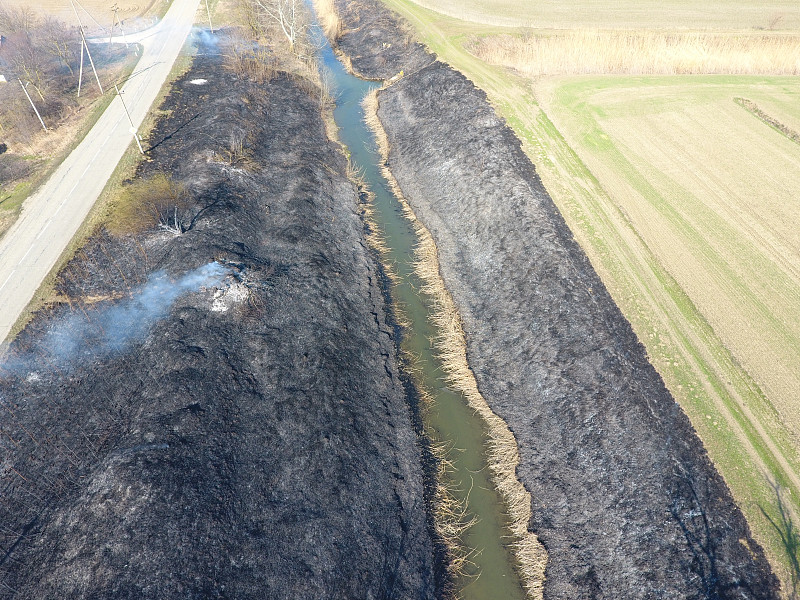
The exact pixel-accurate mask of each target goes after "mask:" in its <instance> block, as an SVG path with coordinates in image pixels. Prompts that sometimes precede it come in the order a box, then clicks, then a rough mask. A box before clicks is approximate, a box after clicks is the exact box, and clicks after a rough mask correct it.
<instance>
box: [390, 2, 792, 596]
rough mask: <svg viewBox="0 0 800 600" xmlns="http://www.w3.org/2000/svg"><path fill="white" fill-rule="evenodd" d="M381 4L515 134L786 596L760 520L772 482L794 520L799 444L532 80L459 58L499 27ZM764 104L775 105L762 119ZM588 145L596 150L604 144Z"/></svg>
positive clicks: (773, 538) (779, 556)
mask: <svg viewBox="0 0 800 600" xmlns="http://www.w3.org/2000/svg"><path fill="white" fill-rule="evenodd" d="M384 2H385V4H387V5H388V6H389V7H391V8H393V9H394V10H395V11H397V12H398V13H399V14H400V15H401V16H403V17H404V18H406V19H407V20H408V21H409V22H410V23H411V25H412V26H413V27H414V28H415V29H416V30H417V31H418V32H419V36H420V38H421V39H422V41H423V42H424V43H426V44H427V45H428V46H429V47H430V49H431V50H432V51H434V52H436V53H437V55H438V56H439V58H440V59H441V60H443V61H445V62H447V63H449V64H451V65H452V66H453V67H454V68H456V69H458V70H459V71H461V72H462V73H464V74H465V75H466V76H467V77H468V78H469V79H471V80H472V81H473V82H474V83H475V84H476V85H477V86H478V87H480V88H481V89H483V90H484V91H485V92H486V93H487V95H488V97H489V99H490V101H491V102H492V104H493V106H494V107H495V110H496V111H497V112H498V114H500V115H501V116H502V117H503V118H505V120H506V122H507V123H508V124H509V126H510V127H511V128H512V129H513V130H514V131H515V133H516V134H517V136H518V137H519V139H520V140H521V142H522V145H523V149H524V150H525V152H526V153H527V154H528V155H529V156H530V157H531V160H532V162H533V163H534V164H535V165H536V167H537V172H538V173H539V175H540V176H541V178H542V180H543V182H544V184H545V186H546V188H547V190H548V191H549V193H550V195H551V196H552V198H553V200H554V202H555V203H556V205H557V207H558V208H559V210H560V212H561V214H562V215H563V216H564V218H565V219H566V221H567V223H568V224H569V226H570V228H571V230H572V232H573V234H574V235H575V237H576V239H577V240H578V242H579V243H580V245H581V246H582V247H583V248H584V250H585V251H586V252H587V255H588V256H589V258H590V260H591V262H592V264H593V266H594V268H595V269H596V270H597V272H598V274H599V275H600V276H601V278H602V279H603V281H604V283H605V285H606V287H607V288H608V289H609V291H610V293H611V295H612V297H613V298H614V300H615V302H616V303H617V305H618V306H619V307H620V309H621V310H622V312H623V314H625V316H626V318H628V320H629V321H630V322H631V324H632V326H633V328H634V331H635V332H636V334H637V336H638V337H639V339H640V341H642V343H643V344H644V345H645V347H646V348H647V352H648V355H649V357H650V359H651V361H652V362H653V364H654V366H655V367H656V368H657V370H658V371H659V373H660V374H661V375H662V377H663V378H664V380H665V382H666V384H667V386H668V388H669V389H670V391H671V392H672V394H673V396H674V397H675V399H676V400H677V401H678V402H679V403H680V404H681V406H682V407H683V409H684V410H685V411H686V413H687V415H688V416H689V418H690V419H691V421H692V424H693V425H694V427H695V429H696V430H697V432H698V435H699V436H700V438H701V439H702V440H703V442H704V444H705V446H706V448H707V450H708V452H709V455H710V457H711V459H712V461H713V462H714V463H715V465H716V466H717V468H718V469H719V471H720V473H721V474H722V476H723V477H724V478H725V480H726V482H727V483H728V485H729V487H730V488H731V492H732V493H733V496H734V498H735V499H736V501H737V503H738V504H739V506H740V507H741V508H742V511H743V512H744V514H745V517H746V518H747V520H748V522H749V524H750V527H751V529H752V530H753V534H754V537H755V538H756V539H757V540H758V541H759V543H760V544H761V545H762V546H763V547H764V549H765V552H766V553H767V555H768V557H769V559H770V562H771V563H772V565H773V568H774V569H775V571H776V573H777V574H778V576H779V577H780V578H781V580H782V582H783V585H784V588H785V589H790V582H791V564H792V561H791V560H790V559H789V557H788V555H787V551H786V548H785V545H784V544H783V541H782V538H781V536H780V535H779V534H778V533H777V531H776V529H775V528H774V527H773V526H772V524H771V523H770V521H769V519H767V518H766V517H765V513H766V514H768V515H770V517H771V518H773V519H777V518H779V512H780V511H779V509H778V503H777V499H776V495H775V492H774V489H773V488H772V487H771V485H770V483H769V482H768V481H767V478H769V479H771V480H772V481H774V482H776V483H777V485H779V486H780V488H781V489H783V491H784V504H783V506H784V508H785V510H786V512H787V514H790V515H792V518H793V519H794V522H795V523H797V522H798V519H797V515H800V486H798V485H797V481H798V475H797V474H798V472H800V468H799V465H800V461H798V456H797V451H796V448H797V437H796V436H795V435H794V434H793V433H792V432H791V431H790V430H789V429H787V427H786V425H785V424H784V423H783V422H782V420H781V415H779V414H777V412H776V410H775V407H774V406H773V404H772V403H771V401H770V399H768V398H767V396H766V395H765V394H764V392H763V390H762V389H761V388H760V387H759V385H758V384H757V383H756V382H755V381H754V380H753V378H752V377H751V376H750V375H749V374H748V372H747V371H746V370H745V369H743V368H742V365H741V364H740V363H739V361H738V360H737V358H736V357H735V356H733V355H732V354H731V352H730V351H729V349H728V348H727V347H726V345H725V344H724V343H723V341H722V340H721V339H720V337H719V335H717V333H716V332H715V330H714V328H713V327H712V326H711V325H710V324H709V322H708V321H707V319H706V317H705V316H704V315H703V313H702V312H701V311H700V310H699V309H698V307H697V305H696V304H695V302H694V300H693V299H692V298H691V297H690V296H689V295H687V293H686V291H685V290H684V289H683V287H682V285H681V284H682V283H683V282H679V281H677V280H676V279H675V278H674V277H673V276H672V275H671V274H670V272H669V270H668V269H667V268H666V267H665V265H664V264H663V263H662V261H661V260H660V259H659V257H658V256H657V255H656V254H655V253H654V251H653V249H651V247H650V246H649V245H648V243H647V241H646V240H645V239H644V238H643V237H642V235H641V234H640V232H639V231H637V229H636V228H635V226H634V224H633V223H632V222H631V219H630V215H629V214H627V213H626V211H625V210H624V209H623V208H622V207H620V206H619V202H618V201H617V199H616V198H615V197H614V196H613V195H612V194H611V193H610V192H609V190H607V189H606V187H605V186H604V185H603V183H601V181H600V180H598V178H597V177H596V173H595V172H594V170H593V169H591V168H590V167H589V166H587V164H586V163H585V162H584V160H583V159H582V156H579V154H578V153H576V151H575V150H574V149H573V147H572V146H571V144H570V142H569V141H568V140H567V139H565V138H564V136H562V133H561V132H560V130H559V129H558V128H557V127H556V125H554V123H553V121H551V119H550V118H549V116H548V115H547V114H545V112H544V111H543V110H542V109H541V107H540V106H539V104H538V103H537V101H536V98H535V97H534V95H533V93H532V91H531V89H532V87H531V81H530V80H529V79H527V78H525V77H522V76H520V75H518V74H514V73H512V72H509V71H506V70H503V69H498V68H497V67H495V66H491V65H488V64H486V63H485V62H484V61H482V60H480V59H479V58H477V57H476V56H474V55H473V54H471V53H470V52H468V51H467V50H466V48H465V45H466V44H468V43H469V42H470V40H472V39H474V38H475V36H485V35H488V34H491V33H502V30H499V29H498V28H494V29H493V28H491V27H486V26H483V25H480V24H476V23H468V22H464V21H459V20H457V19H453V18H451V17H448V16H445V15H442V14H440V13H437V12H433V11H430V10H427V9H424V8H421V7H420V6H418V5H417V4H415V3H413V2H410V1H409V0H384ZM742 95H744V94H742ZM729 102H730V100H729ZM731 104H732V103H731ZM772 108H773V104H771V105H770V112H772ZM581 114H584V113H582V112H581ZM589 137H591V136H589ZM595 140H596V141H597V142H599V146H598V148H599V149H598V152H600V151H601V150H602V146H603V139H602V138H601V137H596V138H595ZM762 511H763V512H762Z"/></svg>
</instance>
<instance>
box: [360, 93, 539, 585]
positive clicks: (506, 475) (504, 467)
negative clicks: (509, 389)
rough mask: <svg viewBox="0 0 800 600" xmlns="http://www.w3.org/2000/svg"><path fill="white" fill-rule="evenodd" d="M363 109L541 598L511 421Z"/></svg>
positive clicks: (444, 353)
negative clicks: (474, 355) (477, 363)
mask: <svg viewBox="0 0 800 600" xmlns="http://www.w3.org/2000/svg"><path fill="white" fill-rule="evenodd" d="M363 105H364V112H365V115H366V120H367V124H368V125H369V127H370V128H371V129H372V131H373V132H374V134H375V138H376V141H377V143H378V149H379V151H380V153H381V156H382V157H383V161H384V165H383V167H382V169H383V175H384V177H385V178H386V180H387V181H388V182H389V186H390V188H391V189H392V191H393V193H394V194H395V196H396V197H397V199H398V201H399V202H400V204H401V205H402V207H403V210H404V213H405V215H406V217H407V218H408V219H409V220H410V221H411V222H412V224H413V227H414V229H415V231H416V233H417V237H418V239H419V243H418V245H417V248H416V250H415V253H416V264H415V270H416V272H417V274H418V275H419V277H420V278H421V279H422V280H423V282H424V288H423V291H424V292H425V293H426V294H427V295H429V296H430V297H431V298H432V300H433V306H434V315H433V321H434V323H435V324H436V327H437V332H438V333H437V337H436V339H435V340H434V343H435V345H436V349H437V352H438V353H439V357H440V359H441V360H442V363H443V367H444V370H445V372H446V374H447V379H448V383H449V385H451V386H452V387H453V388H455V389H456V390H458V391H459V392H460V393H461V394H463V396H464V397H465V398H466V400H467V402H468V404H469V406H470V408H472V409H473V410H474V411H475V412H476V413H477V414H478V415H479V416H480V417H481V418H482V419H483V421H484V424H485V428H486V432H487V436H488V443H487V446H488V448H487V462H488V465H489V469H490V472H491V475H492V481H493V482H494V484H495V485H496V486H497V489H498V490H499V492H500V494H501V496H502V498H503V500H504V502H505V505H506V509H507V511H508V517H509V523H510V529H511V534H512V538H513V540H514V541H513V543H512V547H513V551H514V556H515V559H516V561H517V567H518V570H519V574H520V579H521V580H522V583H523V585H524V586H525V589H526V592H527V595H528V597H529V598H535V599H537V600H538V599H541V598H542V597H543V584H544V579H545V567H546V565H547V551H546V550H545V548H544V546H543V545H542V544H541V542H539V539H538V538H537V537H536V535H535V534H534V533H532V532H530V531H528V523H529V521H530V518H531V496H530V494H529V493H528V491H527V490H526V489H525V487H524V486H523V485H522V483H521V482H520V481H519V480H518V479H517V476H516V468H517V465H519V461H520V457H519V449H518V448H517V442H516V439H515V438H514V435H513V434H512V433H511V431H510V430H509V428H508V426H507V425H506V423H505V422H504V421H503V420H502V419H501V418H500V417H498V416H497V415H496V414H495V413H494V412H493V411H492V409H491V407H490V406H489V405H488V403H487V402H486V400H485V399H484V398H483V396H482V395H481V393H480V391H479V390H478V385H477V382H476V381H475V376H474V374H473V372H472V370H471V369H470V367H469V364H468V362H467V355H466V340H465V337H464V331H463V329H462V326H461V318H460V316H459V315H458V311H457V310H456V308H455V304H454V302H453V299H452V298H451V296H450V294H449V292H448V291H447V289H446V288H445V286H444V282H443V281H442V279H441V276H440V275H439V259H438V252H437V250H436V244H435V242H434V240H433V237H432V236H431V234H430V232H429V231H428V230H427V228H426V227H425V226H424V225H423V224H422V223H421V222H420V221H419V220H418V219H417V218H416V215H415V214H414V212H413V210H412V209H411V206H410V205H409V204H408V202H407V201H406V199H405V197H404V196H403V193H402V190H401V189H400V186H399V184H398V183H397V180H396V179H395V178H394V176H393V174H392V172H391V171H390V170H389V168H388V167H387V166H386V162H387V160H388V156H389V140H388V137H387V135H386V132H385V130H384V129H383V125H382V124H381V122H380V120H379V119H378V114H377V112H378V90H373V91H372V93H370V94H368V95H367V97H366V98H365V99H364V102H363ZM445 516H446V514H445Z"/></svg>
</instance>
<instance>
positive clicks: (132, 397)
mask: <svg viewBox="0 0 800 600" xmlns="http://www.w3.org/2000/svg"><path fill="white" fill-rule="evenodd" d="M214 60H215V59H212V58H210V57H205V58H198V59H197V60H196V62H195V65H194V67H193V68H192V70H191V71H190V72H189V73H188V74H187V75H186V76H185V77H183V78H182V79H181V80H180V81H179V82H178V83H177V84H176V85H175V87H174V89H173V92H172V93H171V94H170V96H169V98H168V99H167V101H166V106H165V108H166V109H167V110H169V111H171V115H170V116H169V117H168V118H166V119H163V120H162V121H161V122H160V124H159V125H158V127H157V131H156V132H155V133H154V134H153V136H152V138H151V143H152V144H153V145H154V148H153V150H152V151H151V152H150V162H148V163H146V164H145V165H144V166H143V167H142V169H141V172H140V173H139V176H140V177H145V176H147V175H148V174H152V173H155V172H167V173H171V174H172V176H173V178H174V179H175V180H177V181H179V182H182V183H183V184H184V185H186V186H187V187H188V190H189V192H190V194H189V195H190V197H191V199H192V202H191V203H190V204H189V205H188V206H187V205H182V206H183V208H182V209H181V211H180V212H179V213H175V214H172V213H170V215H171V216H173V217H174V216H175V215H177V217H178V222H179V223H181V224H182V225H183V227H184V228H186V229H187V231H185V233H183V234H182V235H173V233H170V232H167V231H163V232H158V231H153V230H151V231H150V232H149V233H145V234H143V235H139V236H136V237H124V238H121V239H115V238H110V237H109V236H108V235H105V234H99V235H97V236H95V237H94V238H92V239H91V240H90V241H89V243H88V244H87V246H86V248H85V249H84V251H83V252H82V253H81V255H80V256H79V257H78V258H76V259H75V260H74V261H73V262H72V263H71V264H70V265H69V266H68V267H67V269H65V271H64V272H63V273H62V275H61V277H60V280H59V284H58V288H59V292H60V294H61V299H62V300H63V304H61V305H60V307H57V308H55V309H53V310H51V311H49V312H47V314H44V315H41V316H40V317H39V318H38V319H37V320H36V321H35V322H34V323H33V324H32V325H31V326H29V327H28V328H27V329H26V331H25V332H23V334H21V336H20V337H19V338H18V339H17V341H16V342H15V343H14V345H13V347H12V354H11V356H10V357H9V358H8V359H7V361H6V363H5V365H4V369H3V371H2V373H0V375H2V378H1V379H0V403H1V404H2V406H0V414H2V418H0V422H1V423H2V434H3V435H2V439H1V440H0V448H2V455H0V456H1V457H2V460H1V461H0V469H1V471H0V474H1V475H2V479H0V486H2V487H0V523H2V530H1V531H0V549H1V550H2V552H1V553H0V597H14V598H78V597H87V598H151V597H152V598H200V597H202V598H246V597H258V598H322V597H324V598H356V597H372V598H429V597H432V589H433V578H432V564H431V563H432V558H431V557H432V548H431V543H430V540H429V536H428V532H427V528H426V522H425V511H424V506H423V500H422V479H421V469H420V465H419V453H418V451H417V448H416V445H415V436H414V433H413V430H412V427H411V424H410V422H409V417H408V409H407V406H406V404H405V399H404V394H403V391H402V386H401V385H400V384H399V382H398V376H397V371H396V367H395V362H394V358H393V357H394V346H393V342H392V340H391V339H390V330H389V329H388V328H387V326H386V324H385V322H384V307H383V303H382V296H381V292H380V288H379V286H378V285H377V277H376V273H375V268H374V265H373V264H372V263H371V260H370V258H369V256H368V253H367V251H366V250H365V248H364V243H363V240H362V237H363V235H362V234H363V230H362V225H361V223H360V220H359V218H358V216H357V214H356V198H355V194H354V191H353V188H352V186H351V185H350V184H349V182H348V181H347V179H346V178H345V176H344V170H345V162H344V160H343V157H342V156H341V154H340V153H339V152H338V151H337V150H336V149H335V147H334V146H333V145H332V144H331V143H330V142H329V141H328V140H327V138H326V136H325V133H324V128H323V126H322V122H321V119H320V117H319V108H318V106H319V104H318V100H316V99H315V98H313V97H311V96H310V95H309V92H308V90H309V86H308V85H307V84H302V85H301V84H299V83H297V82H295V81H293V80H292V79H290V78H289V77H287V76H285V75H283V74H278V75H277V76H276V77H275V78H273V79H272V80H271V81H269V82H268V83H265V84H263V85H256V84H254V83H251V82H248V81H246V80H243V79H240V78H238V77H237V76H234V75H233V74H231V73H229V72H226V71H224V70H223V69H221V67H220V65H218V64H216V63H215V62H213V61H214ZM197 78H203V79H207V80H208V83H207V84H206V85H204V86H196V85H192V84H190V83H189V82H190V81H191V80H193V79H197ZM231 140H233V143H232V141H231ZM237 140H238V141H242V140H243V144H242V145H241V147H240V146H239V144H238V142H237ZM231 148H233V150H234V152H233V154H231V152H230V150H231ZM171 222H172V223H173V224H174V222H175V221H174V220H173V221H171ZM176 286H177V288H178V291H179V292H181V293H180V294H176V293H174V290H175V287H176ZM115 298H116V299H117V300H113V299H115ZM109 315H111V316H109ZM65 323H66V325H65ZM133 323H136V324H137V325H135V326H133V325H131V324H133ZM131 328H133V329H132V330H133V331H134V333H136V334H137V335H138V334H141V336H140V337H137V335H132V336H129V338H127V339H126V338H125V336H124V334H125V331H130V330H131ZM76 337H77V338H78V339H77V343H75V345H74V346H73V347H72V349H71V351H69V352H66V353H64V352H58V351H56V350H55V349H53V348H52V347H51V345H52V342H54V341H57V342H58V347H60V348H68V347H69V346H68V344H69V343H72V342H73V341H75V340H74V338H76Z"/></svg>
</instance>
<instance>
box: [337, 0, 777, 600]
mask: <svg viewBox="0 0 800 600" xmlns="http://www.w3.org/2000/svg"><path fill="white" fill-rule="evenodd" d="M338 5H339V8H340V12H341V15H342V17H343V19H344V21H345V32H346V33H345V36H344V38H343V39H342V40H341V42H340V47H341V48H342V49H343V51H344V52H345V53H347V52H349V50H350V49H351V48H358V53H360V54H361V55H370V54H373V56H370V57H369V58H366V59H362V58H361V57H360V56H358V55H354V56H353V57H352V58H353V65H354V68H355V70H356V71H358V72H360V73H362V74H364V75H366V76H381V75H383V74H385V72H386V70H387V69H385V68H383V67H384V65H386V64H391V67H392V68H391V71H392V72H393V73H396V72H398V71H399V70H401V69H403V70H404V71H405V73H406V76H405V77H404V78H403V79H401V80H400V81H399V82H397V83H396V84H394V85H393V86H391V87H390V88H389V89H387V90H386V91H384V92H383V93H381V95H380V103H381V106H380V110H379V113H378V114H379V117H380V118H381V120H382V122H383V124H384V128H385V129H386V131H387V134H388V136H389V141H390V144H391V153H390V163H389V167H390V168H391V170H392V172H393V174H394V176H395V177H396V179H397V180H398V182H399V184H400V187H401V188H402V190H403V193H404V195H405V197H406V199H407V200H408V201H409V202H410V203H411V205H412V206H413V208H414V210H415V212H416V214H417V216H418V217H419V218H420V219H421V220H422V222H423V223H424V224H425V225H426V226H427V228H428V229H429V230H430V231H431V233H432V234H433V237H434V239H435V240H436V242H437V245H438V248H439V254H440V256H439V258H440V263H441V274H442V277H443V279H444V281H445V284H446V285H447V287H448V288H449V290H450V292H451V293H452V295H453V298H454V300H455V302H456V304H457V306H458V307H459V310H460V312H461V316H462V318H463V321H464V327H465V331H466V334H467V344H468V358H469V360H470V364H471V366H472V368H473V370H474V371H475V375H476V378H477V381H478V385H479V387H480V389H481V391H482V393H483V394H484V397H485V398H486V399H487V401H488V402H489V404H490V405H491V406H492V408H493V409H494V411H495V412H496V413H497V414H499V415H500V416H501V417H503V418H504V419H505V420H506V422H507V423H508V424H509V426H510V428H511V430H512V431H513V432H514V434H515V436H516V437H517V440H518V443H519V447H520V453H521V457H522V462H521V465H520V467H519V469H518V474H519V476H520V478H521V480H522V481H523V483H524V484H525V485H526V487H527V488H528V489H529V490H530V491H531V493H532V495H533V497H534V501H533V518H532V520H531V523H530V528H531V529H532V530H533V531H534V532H536V534H537V535H538V536H539V539H540V540H541V541H542V542H543V543H544V545H545V546H546V548H547V551H548V553H549V565H548V569H547V580H546V582H545V597H546V598H564V599H577V598H587V599H588V598H666V597H670V598H776V597H777V581H776V579H775V578H774V576H773V575H772V574H771V572H770V569H769V565H768V564H767V562H766V560H765V558H764V556H763V553H762V551H761V549H760V548H759V547H758V546H757V544H756V543H755V542H754V541H753V540H752V538H751V537H750V534H749V530H748V527H747V524H746V522H745V521H744V518H743V517H742V515H741V513H740V511H739V510H738V508H737V507H736V506H735V505H734V503H733V501H732V499H731V497H730V493H729V491H728V489H727V487H726V486H725V484H724V482H723V481H722V479H721V478H720V477H719V475H718V474H717V473H716V471H715V469H714V468H713V466H712V465H711V463H710V461H709V460H708V458H707V456H706V453H705V450H704V449H703V447H702V444H701V442H700V440H699V439H698V438H697V436H696V434H695V433H694V431H693V429H692V428H691V425H690V423H689V421H688V419H687V418H686V416H685V415H684V414H683V412H682V411H681V409H680V407H679V406H678V405H677V404H676V403H675V401H674V400H673V398H672V397H671V396H670V394H669V392H668V391H667V390H666V388H665V387H664V385H663V382H662V381H661V378H660V377H659V376H658V374H657V373H656V371H655V370H654V369H653V368H652V366H651V365H650V364H649V363H648V361H647V357H646V355H645V351H644V348H643V347H642V346H641V344H639V342H638V340H637V339H636V337H635V335H634V334H633V332H632V331H631V328H630V326H629V324H628V323H627V321H625V319H624V317H623V316H622V315H621V313H620V312H619V310H618V309H617V307H616V306H615V305H614V303H613V301H612V300H611V298H610V296H609V295H608V293H607V292H606V290H605V288H604V286H603V285H602V283H601V281H600V280H599V278H598V277H597V275H596V274H595V273H594V271H593V270H592V268H591V265H590V264H589V262H588V260H587V259H586V257H585V255H584V254H583V252H582V251H581V249H580V247H579V246H578V245H577V243H576V242H575V241H574V239H573V238H572V235H571V233H570V231H569V229H568V228H567V227H566V225H565V223H564V221H563V219H562V218H561V216H560V215H559V214H558V211H557V209H556V208H555V206H554V205H553V203H552V201H551V200H550V198H549V196H548V195H547V193H546V191H545V190H544V188H543V187H542V185H541V183H540V181H539V179H538V177H537V175H536V173H535V170H534V168H533V165H531V164H530V162H529V160H528V159H527V158H526V157H525V155H524V154H523V153H522V151H521V150H520V147H519V142H518V141H517V139H516V138H515V137H514V135H513V133H512V132H511V131H510V130H509V129H508V128H507V127H505V126H504V124H503V123H501V122H500V121H499V119H498V118H497V116H496V115H495V113H494V112H493V111H492V109H491V108H490V107H489V105H488V103H487V102H486V99H485V96H484V94H483V93H482V92H480V91H479V90H477V89H476V88H475V87H474V86H473V85H472V84H471V83H470V82H469V81H467V80H466V79H465V78H464V77H463V76H461V75H460V74H458V73H456V72H455V71H453V70H452V69H450V68H449V67H447V66H445V65H442V64H439V63H435V64H432V65H429V66H426V67H423V68H422V69H421V70H417V69H418V68H419V66H420V65H423V64H426V62H429V61H424V60H422V59H421V58H420V56H419V49H418V48H416V47H415V46H413V45H406V43H405V36H404V35H403V34H402V33H401V32H398V31H397V30H396V29H394V24H393V23H392V22H391V19H388V18H387V14H386V12H385V9H384V8H382V7H381V6H380V4H379V3H378V2H374V1H373V0H359V1H357V2H344V1H342V2H339V3H338ZM354 13H360V14H357V15H356V14H354ZM367 15H370V16H369V17H368V16H367ZM356 27H359V28H360V30H356V31H351V30H352V29H354V28H356ZM367 32H369V35H367ZM368 39H371V40H374V52H373V53H370V52H367V51H366V50H365V49H364V47H363V44H364V43H365V40H368ZM376 57H377V58H376Z"/></svg>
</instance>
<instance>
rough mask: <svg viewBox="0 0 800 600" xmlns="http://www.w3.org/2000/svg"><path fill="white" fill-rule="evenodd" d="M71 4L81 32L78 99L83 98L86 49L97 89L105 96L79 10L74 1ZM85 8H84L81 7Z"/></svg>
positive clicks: (70, 0)
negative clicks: (84, 53) (82, 86)
mask: <svg viewBox="0 0 800 600" xmlns="http://www.w3.org/2000/svg"><path fill="white" fill-rule="evenodd" d="M69 2H70V4H71V5H72V11H73V12H74V13H75V18H76V19H78V27H79V30H80V32H81V68H80V72H79V74H78V97H79V98H80V96H81V80H82V79H83V50H84V48H85V49H86V54H87V55H88V56H89V63H90V64H91V65H92V71H94V78H95V81H97V87H98V88H100V94H103V93H104V92H103V86H102V85H100V78H99V77H98V76H97V69H95V68H94V61H93V60H92V53H91V52H89V44H88V43H87V42H86V35H85V34H84V33H83V22H81V18H80V17H79V16H78V10H77V9H76V8H75V2H73V0H69ZM81 8H83V7H81Z"/></svg>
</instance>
